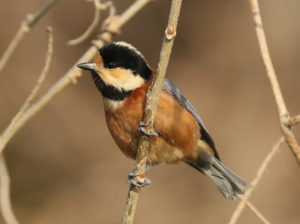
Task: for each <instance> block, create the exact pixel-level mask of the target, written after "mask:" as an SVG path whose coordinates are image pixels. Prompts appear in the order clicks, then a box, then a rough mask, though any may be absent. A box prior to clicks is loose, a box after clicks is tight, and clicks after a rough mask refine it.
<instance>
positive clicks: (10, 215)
mask: <svg viewBox="0 0 300 224" xmlns="http://www.w3.org/2000/svg"><path fill="white" fill-rule="evenodd" d="M0 205H1V213H2V216H3V219H4V221H5V223H6V224H18V223H19V222H18V220H17V218H16V216H15V214H14V212H13V210H12V206H11V200H10V178H9V174H8V170H7V166H6V162H5V158H4V155H3V154H1V155H0Z"/></svg>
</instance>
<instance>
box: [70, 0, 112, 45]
mask: <svg viewBox="0 0 300 224" xmlns="http://www.w3.org/2000/svg"><path fill="white" fill-rule="evenodd" d="M92 1H93V2H94V6H95V15H94V19H93V22H92V23H91V25H90V26H89V27H88V28H87V29H86V31H84V33H83V34H81V35H80V36H79V37H77V38H76V39H73V40H70V41H68V43H67V44H68V45H70V46H74V45H77V44H80V43H82V42H83V41H84V40H86V39H87V38H88V36H89V35H90V34H91V33H92V32H93V31H94V29H95V28H96V27H97V24H98V23H99V20H100V12H101V11H102V10H105V9H107V8H108V7H110V8H112V10H110V11H111V12H113V13H115V7H114V5H113V2H112V1H107V2H105V3H101V1H100V0H92ZM112 16H114V15H110V17H112Z"/></svg>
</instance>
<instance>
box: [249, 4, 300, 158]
mask: <svg viewBox="0 0 300 224" xmlns="http://www.w3.org/2000/svg"><path fill="white" fill-rule="evenodd" d="M249 1H250V6H251V11H252V15H253V20H254V23H255V30H256V35H257V39H258V43H259V47H260V52H261V55H262V57H263V61H264V64H265V67H266V70H267V75H268V78H269V80H270V83H271V87H272V90H273V95H274V97H275V101H276V104H277V108H278V112H279V117H280V127H281V131H282V133H283V136H284V137H285V140H286V142H287V144H288V145H289V147H290V149H291V150H292V152H293V154H294V156H295V158H296V160H297V162H298V163H299V164H300V147H299V144H298V142H297V140H296V138H295V136H294V134H293V132H292V131H291V129H290V126H289V123H290V115H289V112H288V110H287V107H286V105H285V102H284V99H283V96H282V93H281V90H280V86H279V83H278V80H277V75H276V73H275V69H274V67H273V64H272V60H271V56H270V53H269V50H268V45H267V41H266V37H265V32H264V29H263V24H262V19H261V15H260V10H259V5H258V0H249Z"/></svg>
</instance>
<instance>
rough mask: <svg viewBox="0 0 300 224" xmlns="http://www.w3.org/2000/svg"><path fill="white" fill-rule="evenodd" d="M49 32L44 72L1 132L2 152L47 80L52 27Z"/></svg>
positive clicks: (51, 48)
mask: <svg viewBox="0 0 300 224" xmlns="http://www.w3.org/2000/svg"><path fill="white" fill-rule="evenodd" d="M47 34H48V46H47V48H48V49H47V54H46V60H45V65H44V67H43V70H42V73H41V74H40V76H39V78H38V80H37V83H36V85H35V87H34V88H33V89H32V91H31V93H30V95H29V96H28V98H27V99H26V100H25V102H24V104H23V105H22V107H21V108H20V110H19V112H18V113H17V114H16V115H15V116H14V118H13V119H12V121H11V123H10V124H9V125H8V127H7V128H6V129H5V130H4V131H3V133H2V134H1V136H0V154H1V153H2V150H3V149H4V147H5V146H6V144H7V143H8V141H9V140H10V139H11V138H12V136H13V135H14V134H15V133H16V132H17V130H19V128H20V127H21V126H20V124H22V122H20V120H21V118H22V116H24V113H25V111H26V110H27V109H28V107H29V106H30V104H31V102H32V101H33V99H34V97H35V96H36V94H37V93H38V91H39V89H40V87H41V85H42V83H43V82H44V80H45V77H46V74H47V72H48V70H49V67H50V63H51V58H52V53H53V36H52V28H51V27H47Z"/></svg>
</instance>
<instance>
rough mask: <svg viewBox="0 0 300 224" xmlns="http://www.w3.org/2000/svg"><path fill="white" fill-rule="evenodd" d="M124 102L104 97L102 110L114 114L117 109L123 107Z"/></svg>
mask: <svg viewBox="0 0 300 224" xmlns="http://www.w3.org/2000/svg"><path fill="white" fill-rule="evenodd" d="M123 103H124V101H115V100H110V99H108V98H106V97H103V104H104V108H105V110H106V111H107V112H110V113H113V112H115V111H116V110H117V109H118V108H119V107H121V106H122V105H123Z"/></svg>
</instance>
